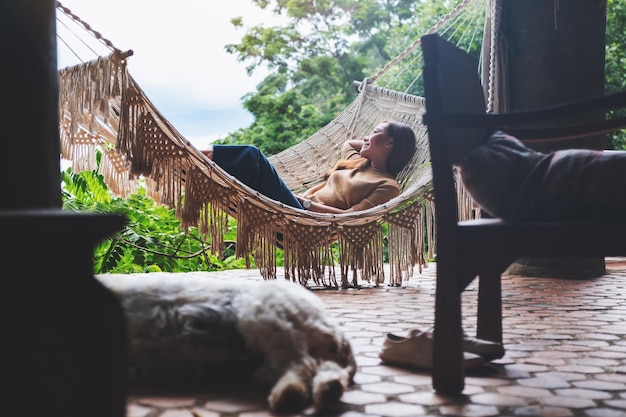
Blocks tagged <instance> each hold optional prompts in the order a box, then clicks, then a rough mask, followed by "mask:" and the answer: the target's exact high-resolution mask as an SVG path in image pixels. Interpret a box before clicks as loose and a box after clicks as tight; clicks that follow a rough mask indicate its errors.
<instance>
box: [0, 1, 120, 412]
mask: <svg viewBox="0 0 626 417" xmlns="http://www.w3.org/2000/svg"><path fill="white" fill-rule="evenodd" d="M55 10H56V2H55V1H54V0H3V1H2V2H0V56H2V65H0V80H1V82H2V83H3V86H2V94H0V103H1V106H0V126H2V129H1V130H0V138H1V139H2V140H1V142H0V143H2V153H1V155H2V163H1V164H0V176H1V177H2V178H3V198H2V199H0V230H2V238H3V245H2V246H3V250H2V252H1V253H0V262H1V263H2V278H3V279H2V285H3V288H2V292H1V294H2V295H1V296H0V297H1V299H0V329H1V334H2V348H1V349H2V352H3V354H2V355H0V358H1V359H0V361H1V366H0V368H1V369H2V378H3V380H4V381H5V384H4V387H5V388H4V389H3V390H2V394H0V403H1V404H2V413H3V414H4V415H7V416H9V415H10V416H20V415H29V416H55V417H56V416H59V417H61V416H63V417H83V416H87V415H88V416H98V417H100V416H102V417H105V416H106V417H121V416H124V415H125V414H126V405H125V402H126V400H125V390H126V385H125V374H126V370H125V349H126V339H125V325H124V318H123V314H122V310H121V307H120V305H119V303H118V302H117V300H116V299H115V297H114V296H113V295H112V294H111V293H110V292H109V291H108V290H106V289H105V288H104V287H103V286H102V285H100V284H99V282H98V281H97V280H96V279H95V277H94V276H93V263H92V257H93V248H94V245H96V244H97V243H98V241H100V240H101V239H103V238H104V237H106V236H107V235H109V234H111V233H113V232H115V231H116V230H119V229H120V228H121V227H122V226H123V224H124V221H125V219H124V218H123V217H120V216H114V215H90V214H78V213H66V212H64V211H63V210H62V207H61V203H62V200H61V188H60V187H61V185H60V167H59V157H60V155H59V149H60V144H59V126H58V73H57V59H56V24H55V22H56V19H55Z"/></svg>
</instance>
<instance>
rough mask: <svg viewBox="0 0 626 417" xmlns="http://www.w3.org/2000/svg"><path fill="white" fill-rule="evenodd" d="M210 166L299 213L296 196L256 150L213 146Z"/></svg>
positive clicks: (237, 146) (255, 148)
mask: <svg viewBox="0 0 626 417" xmlns="http://www.w3.org/2000/svg"><path fill="white" fill-rule="evenodd" d="M213 162H215V163H216V164H217V165H219V166H220V168H222V169H223V170H224V171H226V172H228V173H229V174H230V175H232V176H233V177H235V178H237V179H238V180H239V181H241V182H242V183H244V184H246V185H247V186H248V187H250V188H252V189H254V190H256V191H258V192H260V193H261V194H263V195H264V196H266V197H269V198H271V199H273V200H277V201H280V202H282V203H284V204H287V205H289V206H292V207H296V208H299V209H301V208H302V205H301V204H300V202H299V201H298V199H297V198H296V196H295V195H294V194H293V193H292V192H291V190H290V189H289V188H288V187H287V185H286V184H285V183H284V181H283V180H282V179H281V178H280V177H279V176H278V173H277V172H276V169H274V167H273V166H272V164H270V161H268V160H267V158H266V157H265V155H263V153H262V152H261V151H260V150H259V148H257V147H256V146H249V145H213Z"/></svg>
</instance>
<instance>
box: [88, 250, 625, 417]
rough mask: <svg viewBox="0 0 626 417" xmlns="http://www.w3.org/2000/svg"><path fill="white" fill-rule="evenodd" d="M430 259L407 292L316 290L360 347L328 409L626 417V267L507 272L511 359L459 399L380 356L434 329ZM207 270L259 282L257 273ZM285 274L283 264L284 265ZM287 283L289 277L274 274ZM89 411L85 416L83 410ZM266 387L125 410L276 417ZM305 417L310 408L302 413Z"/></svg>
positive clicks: (468, 303) (468, 298) (135, 416)
mask: <svg viewBox="0 0 626 417" xmlns="http://www.w3.org/2000/svg"><path fill="white" fill-rule="evenodd" d="M435 268H436V266H435V265H434V264H433V265H431V266H429V267H428V268H427V269H425V270H424V271H423V273H422V274H418V273H416V274H415V276H414V277H413V278H412V279H411V280H410V282H408V283H407V284H406V285H405V286H404V287H388V286H386V285H383V286H380V287H368V288H363V289H346V290H314V291H315V292H316V294H317V295H319V297H320V298H321V299H322V300H323V301H324V303H325V304H326V305H327V307H328V309H330V310H331V312H333V313H334V314H335V316H336V317H337V320H338V321H339V322H340V324H341V326H342V327H343V329H344V331H345V332H346V334H347V335H348V337H349V339H350V340H351V343H352V345H353V348H354V351H355V353H356V358H357V363H358V372H357V374H356V377H355V381H356V384H355V385H354V386H352V387H351V388H350V389H349V390H348V391H347V392H346V393H345V394H344V395H343V397H342V399H341V401H342V404H341V406H340V408H339V410H338V411H337V413H335V414H333V415H336V416H344V417H358V416H372V417H373V416H381V417H382V416H385V417H403V416H467V417H470V416H471V417H480V416H533V417H534V416H545V417H567V416H589V417H599V416H606V417H614V416H626V263H625V262H623V259H619V258H611V259H607V273H606V275H604V276H602V277H600V278H595V279H586V280H566V279H556V278H529V277H522V276H512V275H506V276H504V277H503V282H502V290H503V295H504V297H503V309H504V312H503V313H504V342H505V348H506V355H505V356H504V358H502V359H500V360H497V361H494V362H493V363H492V365H490V366H489V367H488V369H486V370H485V371H484V372H481V373H480V375H468V376H467V377H466V388H465V391H464V393H463V395H461V396H459V397H454V398H451V397H444V396H439V395H436V394H435V393H434V392H433V390H432V386H431V376H430V374H429V373H427V372H416V371H410V370H406V369H402V368H395V367H391V366H385V365H382V364H381V363H380V360H379V359H378V352H379V351H380V349H381V346H382V343H383V340H384V336H385V334H386V333H387V332H394V333H397V334H398V335H404V334H406V333H407V332H408V331H409V330H410V329H414V328H419V329H427V328H429V327H431V326H432V322H433V306H434V274H435ZM194 274H210V275H212V276H215V275H216V274H217V276H219V277H220V278H222V277H223V279H258V280H261V279H262V278H260V275H259V273H258V271H256V270H236V271H227V272H215V273H194ZM278 276H279V277H282V271H280V270H279V273H278ZM279 279H282V278H279ZM475 291H476V285H475V283H473V284H472V286H470V287H469V288H468V290H467V291H466V293H464V296H463V297H464V298H463V301H464V315H465V316H464V317H465V318H464V327H465V328H466V330H467V333H468V334H470V335H473V334H474V331H473V329H474V312H475V307H476V303H475V301H476V297H475V296H476V293H475ZM86 415H87V414H86ZM271 415H272V414H271V413H270V412H269V411H268V408H267V405H266V401H265V397H264V394H263V393H262V392H254V391H252V392H250V391H246V390H234V391H233V390H231V391H228V390H225V391H223V392H206V393H202V394H191V393H190V394H188V395H181V394H164V395H159V396H154V395H152V396H140V395H133V394H131V395H129V397H128V406H127V417H261V416H271ZM301 415H313V410H307V411H305V412H303V413H302V414H301Z"/></svg>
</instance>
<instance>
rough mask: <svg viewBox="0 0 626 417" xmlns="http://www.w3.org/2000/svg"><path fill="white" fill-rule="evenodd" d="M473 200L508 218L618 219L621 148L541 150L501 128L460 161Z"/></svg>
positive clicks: (623, 188)
mask: <svg viewBox="0 0 626 417" xmlns="http://www.w3.org/2000/svg"><path fill="white" fill-rule="evenodd" d="M459 165H460V168H461V178H462V180H463V184H464V186H465V188H466V189H467V191H468V192H469V193H470V195H471V196H472V198H474V200H475V201H476V203H477V204H479V205H480V206H481V207H482V208H483V209H484V210H485V211H487V212H488V213H489V214H491V215H492V216H495V217H499V218H502V219H504V220H512V221H526V220H539V221H554V220H580V221H584V220H586V219H589V220H591V219H593V220H598V219H599V218H603V219H606V220H617V219H623V218H624V217H625V216H626V152H624V151H594V150H586V149H568V150H559V151H555V152H552V153H548V154H545V153H540V152H536V151H533V150H532V149H530V148H528V147H526V146H525V145H524V144H523V143H522V142H520V141H519V140H517V139H516V138H514V137H512V136H510V135H507V134H505V133H503V132H496V133H494V134H492V135H491V136H490V137H489V138H488V140H487V141H486V142H485V144H484V145H482V146H480V147H478V148H476V149H474V150H472V151H471V152H469V153H468V154H467V155H465V157H464V158H463V159H462V160H461V162H460V164H459Z"/></svg>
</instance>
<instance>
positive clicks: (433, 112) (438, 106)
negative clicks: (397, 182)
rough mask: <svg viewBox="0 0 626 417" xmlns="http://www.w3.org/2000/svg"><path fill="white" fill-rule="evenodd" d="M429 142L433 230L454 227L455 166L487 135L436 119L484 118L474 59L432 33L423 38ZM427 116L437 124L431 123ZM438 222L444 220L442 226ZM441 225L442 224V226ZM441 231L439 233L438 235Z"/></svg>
mask: <svg viewBox="0 0 626 417" xmlns="http://www.w3.org/2000/svg"><path fill="white" fill-rule="evenodd" d="M421 46H422V50H423V57H424V75H423V76H424V96H425V100H426V114H425V115H424V123H425V124H426V126H427V127H428V141H429V142H428V143H429V148H430V158H431V164H432V171H433V186H434V193H435V210H436V213H437V218H438V223H437V227H438V228H439V227H441V226H444V227H445V224H451V223H452V222H454V223H456V221H457V215H458V209H457V197H456V186H455V183H456V181H455V179H454V175H453V165H454V164H456V163H458V162H459V160H460V159H461V158H462V157H463V155H465V154H466V153H467V152H468V151H470V150H471V149H474V148H475V147H477V146H480V145H481V144H482V143H483V142H484V141H485V140H486V139H487V136H488V130H487V129H486V128H450V127H446V126H445V121H444V122H443V123H442V118H441V117H440V116H445V115H449V114H456V115H458V114H485V113H486V103H485V95H484V92H483V88H482V85H481V82H480V78H479V75H478V68H479V66H478V61H477V60H476V59H475V58H474V57H472V56H471V55H469V54H467V53H466V52H464V51H462V50H461V49H459V48H457V47H456V46H455V45H453V44H451V43H449V42H447V41H446V40H444V39H442V38H441V37H439V36H438V35H436V34H432V35H425V36H423V37H422V38H421ZM429 116H430V117H433V119H435V118H436V119H437V120H438V122H437V123H430V124H429V121H428V120H429ZM439 220H442V222H440V221H439ZM441 223H444V224H442V225H441V226H440V224H441ZM440 232H442V231H441V230H438V234H439V233H440Z"/></svg>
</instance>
